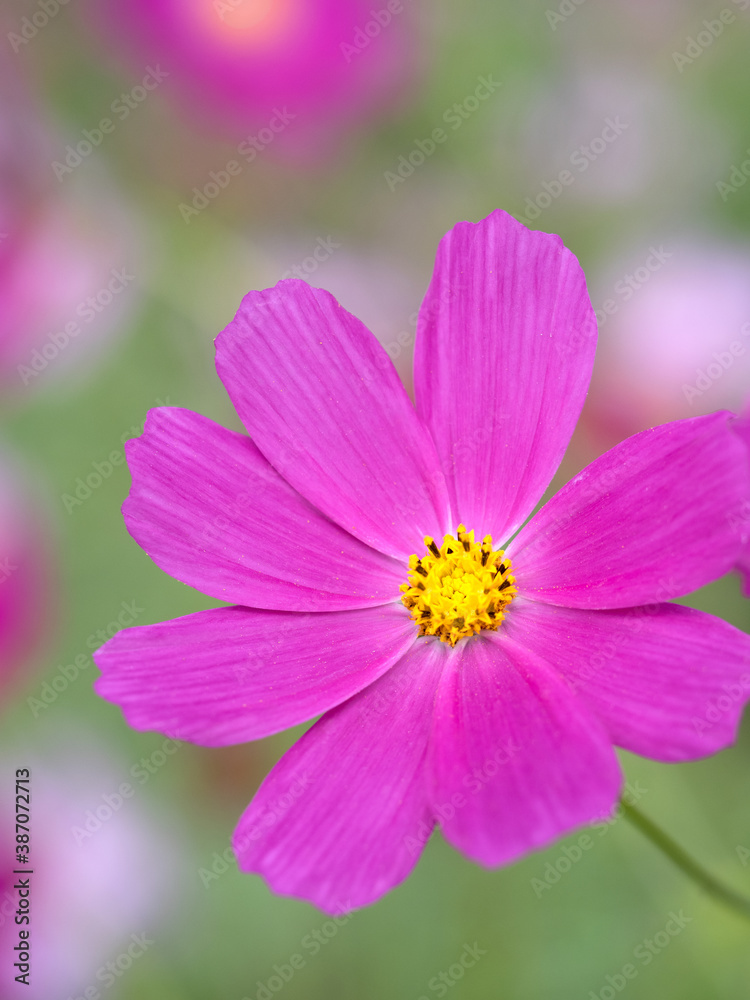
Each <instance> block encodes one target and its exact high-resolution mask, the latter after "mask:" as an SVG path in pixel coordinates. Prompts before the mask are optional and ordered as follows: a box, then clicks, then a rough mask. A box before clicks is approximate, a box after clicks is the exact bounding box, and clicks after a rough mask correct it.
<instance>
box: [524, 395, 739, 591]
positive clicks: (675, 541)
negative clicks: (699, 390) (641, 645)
mask: <svg viewBox="0 0 750 1000" xmlns="http://www.w3.org/2000/svg"><path fill="white" fill-rule="evenodd" d="M730 416H731V415H730V414H728V413H713V414H710V415H709V416H705V417H694V418H693V419H690V420H678V421H675V422H674V423H671V424H664V425H663V426H662V427H655V428H653V429H652V430H647V431H643V432H642V433H641V434H636V435H635V436H634V437H631V438H628V439H627V440H626V441H623V442H622V443H621V444H619V445H617V446H616V447H615V448H612V449H611V451H608V452H607V453H606V454H604V455H602V456H601V457H600V458H598V459H597V460H596V461H595V462H592V463H591V465H589V466H588V467H587V468H586V469H584V470H583V472H582V473H581V474H580V475H578V476H576V478H575V479H573V480H571V482H569V483H568V484H567V486H565V487H563V489H561V490H560V492H559V493H558V494H557V495H556V496H554V497H553V498H552V499H551V500H550V502H549V503H548V504H547V505H546V506H545V507H543V508H542V510H540V511H539V513H538V514H536V515H535V516H534V517H533V518H532V520H531V521H530V522H529V524H528V525H526V527H525V528H524V529H523V530H522V531H521V532H520V533H519V534H518V536H517V537H516V538H515V539H514V540H513V542H512V543H511V544H510V545H509V546H508V554H509V555H510V557H511V559H512V560H513V570H514V573H515V576H516V583H517V585H518V589H519V591H520V592H523V593H526V594H527V595H529V596H531V597H534V598H535V599H538V600H543V601H546V602H549V603H550V604H561V605H564V606H566V607H572V608H591V609H593V608H624V607H631V606H634V605H637V604H647V603H651V602H654V601H659V602H660V601H664V600H668V599H670V598H673V597H680V596H681V595H683V594H687V593H689V592H690V591H693V590H696V589H697V588H698V587H702V586H703V585H704V584H706V583H709V582H710V581H711V580H715V579H716V578H717V577H719V576H722V575H723V574H724V573H727V572H728V571H729V570H730V569H731V568H732V566H733V565H734V563H735V561H736V559H737V555H738V552H739V547H740V538H739V533H738V530H737V528H736V526H734V525H733V523H732V520H731V518H730V516H729V512H730V511H731V510H733V509H736V508H737V507H738V506H740V505H741V503H742V502H743V500H744V499H745V498H746V497H748V496H749V495H750V481H749V479H748V469H747V462H743V449H742V445H741V443H740V441H739V439H738V438H737V437H736V435H735V434H733V433H732V431H731V429H730V426H729V423H728V419H729V418H730Z"/></svg>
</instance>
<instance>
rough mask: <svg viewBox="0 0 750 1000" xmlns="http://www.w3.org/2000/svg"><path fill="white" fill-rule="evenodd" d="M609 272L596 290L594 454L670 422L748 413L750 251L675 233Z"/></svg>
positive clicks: (589, 414)
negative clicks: (726, 411) (716, 413)
mask: <svg viewBox="0 0 750 1000" xmlns="http://www.w3.org/2000/svg"><path fill="white" fill-rule="evenodd" d="M609 270H610V272H611V273H610V276H609V277H607V278H606V279H605V280H599V281H598V283H597V284H598V289H601V290H597V291H596V292H595V293H594V294H595V300H594V305H595V307H596V308H597V317H598V320H599V331H600V336H599V354H598V357H597V366H596V369H595V371H594V378H593V381H592V385H591V395H590V399H589V403H588V405H587V408H586V410H585V411H584V420H585V422H586V426H587V429H588V431H589V432H590V434H591V436H592V438H593V439H594V440H593V443H592V451H593V452H595V453H597V454H598V453H599V451H600V450H601V448H603V447H609V446H610V445H611V444H612V443H614V442H615V441H619V440H620V439H621V438H622V437H623V436H625V435H628V434H634V433H636V432H637V431H640V430H643V429H644V428H647V427H654V426H656V425H657V424H661V423H665V422H666V421H669V420H677V419H679V418H681V417H692V416H698V415H699V414H706V413H712V412H713V411H715V410H719V409H730V410H734V411H735V412H737V411H739V410H740V408H741V406H742V405H743V403H744V401H745V398H746V396H747V390H748V385H750V252H749V251H747V250H744V249H738V248H736V247H733V246H731V245H725V244H718V245H712V244H709V243H695V242H690V243H687V242H685V241H671V240H669V239H667V240H666V241H665V242H664V244H663V245H656V244H655V245H653V246H651V245H649V244H647V245H646V246H645V248H644V249H643V250H641V251H639V252H638V253H631V254H629V256H628V259H627V260H626V261H623V262H622V263H620V264H617V265H613V266H612V267H611V268H610V269H609ZM605 307H608V308H609V310H610V314H607V312H606V311H605Z"/></svg>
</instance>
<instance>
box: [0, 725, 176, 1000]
mask: <svg viewBox="0 0 750 1000" xmlns="http://www.w3.org/2000/svg"><path fill="white" fill-rule="evenodd" d="M76 747H77V749H75V750H73V749H71V741H70V732H69V731H63V732H62V733H61V734H60V737H59V738H53V740H52V741H51V742H50V744H49V745H47V746H46V747H45V748H44V749H42V750H40V749H39V741H38V740H37V749H35V750H34V751H33V753H32V752H24V750H23V748H20V747H16V748H14V752H13V755H12V758H10V759H9V757H8V756H7V755H6V756H4V758H3V773H4V774H5V775H6V777H7V780H8V782H10V781H11V780H12V776H13V775H14V774H15V772H16V769H17V768H26V769H28V770H29V771H30V772H31V779H30V789H31V807H30V823H29V826H30V829H31V843H30V854H29V857H30V860H31V864H30V865H29V867H30V868H31V869H32V870H33V874H31V875H30V876H27V877H29V878H30V879H31V880H32V884H31V889H32V894H31V900H32V923H31V925H30V930H31V942H32V956H33V957H32V961H31V982H30V986H25V985H23V984H20V983H16V982H14V981H13V976H12V974H10V965H11V963H12V961H14V959H9V958H7V956H10V955H11V954H13V951H12V949H13V946H14V945H16V944H18V942H19V937H18V932H19V930H21V929H23V928H22V927H20V926H19V925H16V923H15V920H14V915H15V911H16V907H17V906H18V893H17V891H16V892H14V890H13V884H14V881H15V879H16V878H23V877H24V876H16V875H13V874H12V872H13V869H16V868H21V867H22V866H21V865H20V864H18V863H17V862H16V861H15V859H14V857H13V855H12V854H9V853H7V852H9V851H10V846H11V845H12V844H14V843H15V834H14V830H13V825H12V824H13V823H14V820H15V817H14V816H13V815H12V811H11V804H12V803H14V802H15V798H14V797H11V796H10V795H6V796H4V799H3V801H4V803H6V804H5V805H4V806H3V811H2V814H1V815H0V834H2V844H3V848H2V850H3V855H2V859H1V861H2V864H1V865H0V893H1V895H0V948H1V949H2V954H3V955H4V956H6V962H5V964H4V968H3V979H2V983H3V990H2V994H0V995H2V998H3V1000H11V998H15V997H23V998H24V1000H64V998H67V997H70V996H75V995H79V994H81V993H84V991H85V990H86V989H88V988H89V987H94V988H95V989H97V990H99V991H101V992H104V986H103V984H104V982H105V980H104V979H103V978H102V977H101V976H100V977H99V978H97V972H100V971H101V972H102V974H103V975H104V976H106V975H107V970H106V969H104V970H102V966H105V964H106V963H107V962H109V961H113V960H116V959H117V958H118V956H120V955H122V954H123V953H125V952H127V948H128V947H129V946H130V945H131V943H132V935H134V934H135V935H136V936H142V935H143V934H146V935H147V937H149V938H150V937H151V934H152V933H153V931H154V929H155V925H156V924H157V922H158V921H160V920H162V919H163V917H164V915H165V911H168V910H169V909H170V908H171V907H173V906H174V895H173V893H174V885H175V881H176V880H175V878H174V877H173V876H174V875H175V873H176V870H177V867H178V858H179V856H180V854H181V853H182V850H183V848H182V845H181V843H180V841H179V838H177V839H176V838H175V835H174V831H173V830H171V831H170V830H167V828H166V826H165V824H164V821H163V820H160V818H159V817H158V816H156V815H155V814H154V813H153V812H152V811H151V810H150V809H149V808H148V807H147V805H146V803H145V802H144V801H143V800H142V799H141V798H139V797H138V796H139V795H143V794H144V793H140V792H139V790H138V789H137V788H136V789H135V794H134V795H133V796H132V797H130V798H128V799H126V800H124V801H123V800H122V798H121V799H120V802H121V804H120V805H119V807H118V805H117V795H118V794H119V793H118V788H119V787H120V785H121V784H122V782H123V779H124V778H127V777H130V774H129V772H126V773H125V774H123V772H122V768H121V767H119V766H118V762H116V761H113V760H112V759H111V758H110V757H109V754H108V752H107V748H106V747H105V746H103V745H102V744H100V743H99V742H97V741H94V740H92V739H91V738H87V737H86V736H85V735H84V736H82V734H81V733H80V731H78V732H77V736H76ZM131 784H132V785H133V786H134V787H135V784H136V783H135V782H134V781H131ZM105 796H109V801H110V803H111V805H109V806H108V805H107V801H106V798H105ZM113 806H114V808H113ZM102 817H104V818H103V819H102ZM97 824H98V825H97ZM89 830H90V831H92V832H90V833H89ZM155 844H157V845H161V846H157V848H156V851H158V854H157V853H156V852H155V848H154V845H155ZM157 858H158V860H157ZM131 955H132V952H131ZM135 960H136V961H137V958H136V959H135ZM125 964H127V963H126V962H122V963H121V967H122V965H125ZM121 974H123V973H118V975H117V977H113V979H114V978H116V979H118V980H119V976H120V975H121ZM124 974H125V975H126V974H127V973H126V972H125V973H124ZM6 984H7V985H6Z"/></svg>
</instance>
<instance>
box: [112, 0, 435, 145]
mask: <svg viewBox="0 0 750 1000" xmlns="http://www.w3.org/2000/svg"><path fill="white" fill-rule="evenodd" d="M407 6H408V4H407V3H406V0H404V4H400V5H399V9H398V11H396V12H394V11H393V10H392V9H391V10H390V11H388V10H386V9H385V8H384V10H383V11H382V13H381V15H380V18H378V17H377V16H376V13H375V12H374V11H373V4H372V3H370V2H369V0H109V2H108V3H107V4H106V5H105V6H104V8H103V9H101V8H100V9H93V8H92V13H93V15H94V16H95V17H97V18H99V19H100V20H102V21H103V27H104V29H105V32H106V34H107V35H108V36H109V37H111V38H112V39H113V41H114V43H115V44H117V45H118V46H124V47H125V48H126V49H127V50H128V52H129V56H130V62H131V65H132V66H133V67H134V68H135V69H136V70H137V71H139V72H140V73H142V72H143V67H144V66H145V65H146V63H147V62H149V61H153V60H156V61H159V63H160V66H161V67H162V68H163V70H164V71H165V72H166V73H168V74H169V78H168V82H167V85H166V86H167V90H172V91H174V90H176V92H177V96H178V98H179V100H180V103H181V104H182V106H183V107H184V108H185V109H186V110H187V111H188V112H189V114H190V116H191V117H194V118H195V117H197V118H199V119H202V121H203V122H204V124H205V125H206V126H208V127H210V128H211V129H213V130H214V131H219V132H222V133H225V134H227V135H229V136H230V137H234V138H236V139H239V138H240V137H241V136H243V135H246V134H247V132H248V130H258V129H264V130H265V132H268V133H269V136H268V138H266V139H264V138H263V136H260V140H259V144H256V145H252V144H251V145H250V146H248V150H250V149H251V148H254V149H256V150H262V149H264V148H265V147H266V146H269V145H271V143H272V146H271V150H270V152H271V155H275V154H278V153H279V152H280V151H282V150H283V152H284V153H285V154H286V155H287V156H292V157H299V156H301V157H306V156H307V155H308V154H310V153H312V154H316V153H319V152H320V151H321V150H325V149H326V147H327V146H328V145H329V144H330V143H331V142H332V141H335V140H337V139H338V138H339V137H340V135H341V134H342V133H344V132H345V131H346V129H347V128H349V127H351V125H352V124H354V123H356V122H357V121H359V120H361V119H362V118H367V117H369V116H371V115H372V114H373V113H374V112H376V111H378V110H379V109H380V108H381V106H383V105H384V104H387V103H389V102H391V101H392V100H393V99H394V98H395V97H396V96H397V95H398V94H399V92H400V90H401V88H402V86H403V84H404V83H405V82H406V80H407V78H408V76H409V75H411V72H412V67H413V65H414V62H415V53H414V52H413V45H412V42H411V32H410V30H409V20H410V13H409V12H408V11H407V10H405V7H407ZM97 7H98V5H97ZM269 130H270V132H269Z"/></svg>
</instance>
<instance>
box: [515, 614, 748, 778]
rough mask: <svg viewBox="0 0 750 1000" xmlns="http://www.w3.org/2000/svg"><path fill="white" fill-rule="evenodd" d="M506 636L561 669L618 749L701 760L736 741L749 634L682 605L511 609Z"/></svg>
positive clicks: (666, 758)
mask: <svg viewBox="0 0 750 1000" xmlns="http://www.w3.org/2000/svg"><path fill="white" fill-rule="evenodd" d="M503 628H504V630H505V632H506V634H507V635H508V636H509V637H510V638H512V639H514V640H515V641H516V642H517V643H518V644H519V645H522V646H524V647H525V648H526V649H530V650H531V651H532V652H533V653H535V654H536V655H538V656H539V657H541V658H542V659H544V660H546V662H547V663H548V664H550V666H551V667H553V668H554V669H556V670H559V671H560V672H561V673H562V674H563V676H564V677H565V678H566V680H567V681H568V682H569V683H570V684H571V685H572V686H573V687H574V688H575V689H576V691H577V692H578V693H579V695H580V696H581V698H582V699H583V700H584V701H585V702H586V704H587V705H588V706H589V708H590V709H591V711H592V712H593V713H594V714H595V715H596V716H597V718H598V719H600V720H601V721H602V722H603V723H604V726H605V727H606V729H607V732H608V733H609V736H610V738H611V740H612V742H613V743H616V744H617V745H618V746H621V747H624V748H625V749H626V750H630V751H632V752H633V753H637V754H642V755H643V756H646V757H652V758H654V759H655V760H663V761H679V760H695V759H696V758H698V757H705V756H706V755H707V754H711V753H715V752H716V751H717V750H721V749H723V748H724V747H726V746H729V745H730V744H731V743H733V742H734V739H735V736H736V734H737V727H738V725H739V720H740V717H741V715H742V709H743V706H744V705H745V703H746V702H747V701H748V700H750V636H747V635H745V633H744V632H740V631H739V629H736V628H733V627H732V626H731V625H728V624H727V623H726V622H724V621H722V620H721V619H720V618H714V617H713V615H708V614H704V613H703V612H701V611H694V610H692V609H691V608H684V607H681V606H680V605H677V604H652V605H647V606H645V607H639V608H627V609H626V610H624V611H581V610H578V609H573V608H556V607H552V606H551V605H548V604H537V603H536V602H533V601H523V600H522V599H521V598H519V599H517V600H516V601H514V603H513V606H512V609H511V611H510V612H509V614H508V616H507V618H506V619H505V622H504V623H503Z"/></svg>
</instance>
